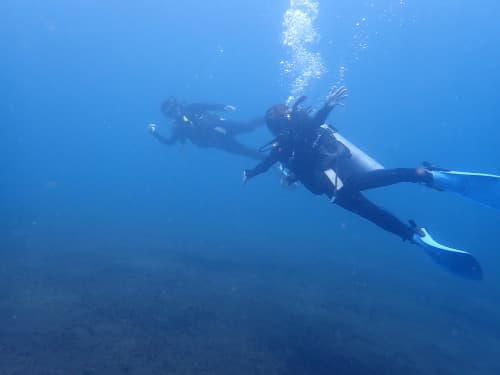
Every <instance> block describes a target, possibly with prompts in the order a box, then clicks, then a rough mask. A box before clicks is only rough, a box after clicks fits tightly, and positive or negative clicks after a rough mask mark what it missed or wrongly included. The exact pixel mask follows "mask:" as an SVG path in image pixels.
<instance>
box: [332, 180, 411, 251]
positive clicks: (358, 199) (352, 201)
mask: <svg viewBox="0 0 500 375" xmlns="http://www.w3.org/2000/svg"><path fill="white" fill-rule="evenodd" d="M334 202H335V203H336V204H338V205H339V206H340V207H343V208H344V209H346V210H348V211H351V212H353V213H355V214H357V215H359V216H361V217H364V218H365V219H367V220H370V221H371V222H372V223H374V224H375V225H377V226H379V227H380V228H382V229H384V230H386V231H388V232H391V233H394V234H395V235H397V236H399V237H401V238H402V239H403V240H410V241H411V239H412V237H413V234H414V230H413V229H412V228H411V227H410V226H409V225H408V224H405V223H403V222H402V221H401V220H399V219H398V218H397V217H396V216H394V215H393V214H391V213H390V212H388V211H386V210H384V209H382V208H380V207H378V206H377V205H375V204H374V203H372V202H370V201H369V200H368V199H366V197H364V196H363V194H361V193H360V192H359V191H350V190H347V189H341V190H339V191H338V192H337V195H336V197H335V201H334Z"/></svg>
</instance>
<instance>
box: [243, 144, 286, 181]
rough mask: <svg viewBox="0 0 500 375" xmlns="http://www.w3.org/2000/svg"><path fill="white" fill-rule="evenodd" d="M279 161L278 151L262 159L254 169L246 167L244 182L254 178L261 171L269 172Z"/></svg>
mask: <svg viewBox="0 0 500 375" xmlns="http://www.w3.org/2000/svg"><path fill="white" fill-rule="evenodd" d="M278 161H279V155H278V153H277V152H272V151H271V153H270V154H269V156H268V157H267V158H265V159H264V160H262V161H261V162H260V163H259V164H257V166H255V167H254V168H252V169H245V170H244V171H243V182H247V181H248V180H249V179H250V178H253V177H255V176H257V175H259V174H261V173H264V172H267V171H268V170H269V168H271V167H272V166H273V165H274V164H276V163H277V162H278Z"/></svg>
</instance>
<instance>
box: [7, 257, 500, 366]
mask: <svg viewBox="0 0 500 375" xmlns="http://www.w3.org/2000/svg"><path fill="white" fill-rule="evenodd" d="M4 254H7V252H4ZM429 269H433V268H431V267H430V268H429ZM0 272H1V277H2V282H1V285H0V375H14V374H16V375H17V374H23V375H24V374H26V375H28V374H29V375H38V374H40V375H42V374H43V375H62V374H72V375H78V374H82V375H89V374H107V375H113V374H231V375H234V374H265V375H272V374H287V375H294V374H315V375H321V374H381V375H382V374H384V375H386V374H398V375H399V374H408V375H413V374H415V375H416V374H439V375H447V374H449V375H460V374H468V375H469V374H485V375H487V374H491V375H498V374H500V323H499V320H500V318H498V316H500V315H499V311H500V309H499V307H498V306H497V305H490V303H492V302H491V301H490V299H489V298H487V297H486V296H481V295H478V293H475V292H474V288H475V287H471V288H472V289H471V290H469V291H468V293H467V294H472V295H473V296H472V297H471V296H463V295H461V294H460V292H459V291H447V292H445V291H443V290H441V289H439V288H438V287H437V286H438V283H439V281H438V282H434V284H433V283H432V282H416V281H409V279H407V278H405V276H404V275H398V274H397V273H389V274H384V272H381V270H380V268H379V267H378V266H374V267H373V268H369V267H365V269H362V268H356V267H354V266H353V264H350V263H349V262H346V261H345V260H344V261H343V262H341V261H338V260H334V259H333V258H331V257H330V258H328V257H327V258H326V259H325V257H322V256H320V255H319V254H317V256H312V257H311V256H307V257H305V256H300V255H299V256H295V257H287V256H285V254H284V253H280V252H279V251H277V250H275V251H274V252H272V251H271V252H270V253H268V254H267V255H264V254H260V255H259V254H255V253H252V252H251V251H250V250H248V251H244V250H234V249H233V250H231V251H229V250H228V249H226V250H223V251H222V250H220V251H209V250H208V249H198V250H193V249H191V250H190V251H175V250H172V251H162V250H158V249H155V250H151V249H127V250H116V249H114V250H109V249H108V250H100V251H97V250H95V249H94V250H93V251H89V250H88V249H87V250H85V249H84V250H74V249H73V250H72V249H64V250H54V249H51V250H41V249H32V250H30V251H26V252H18V253H16V255H15V256H12V255H11V256H8V257H7V256H6V257H5V260H4V261H3V262H2V264H1V266H0ZM446 277H447V276H446ZM438 280H439V277H438ZM443 280H445V279H444V276H443ZM459 283H461V282H459ZM460 285H462V284H460ZM463 285H466V284H463ZM466 288H467V287H466ZM471 291H472V293H470V292H471Z"/></svg>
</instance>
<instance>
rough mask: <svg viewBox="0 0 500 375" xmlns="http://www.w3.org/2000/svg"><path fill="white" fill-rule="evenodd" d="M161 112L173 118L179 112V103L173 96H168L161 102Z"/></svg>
mask: <svg viewBox="0 0 500 375" xmlns="http://www.w3.org/2000/svg"><path fill="white" fill-rule="evenodd" d="M161 112H162V113H163V114H164V115H165V117H168V118H174V117H176V116H178V115H179V113H180V112H181V105H180V104H179V102H178V101H177V100H176V99H175V98H168V99H167V100H165V101H164V102H163V103H162V104H161Z"/></svg>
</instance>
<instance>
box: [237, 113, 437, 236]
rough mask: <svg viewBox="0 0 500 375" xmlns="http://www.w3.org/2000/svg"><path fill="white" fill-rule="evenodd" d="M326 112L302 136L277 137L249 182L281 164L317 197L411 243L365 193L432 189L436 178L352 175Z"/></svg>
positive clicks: (402, 171)
mask: <svg viewBox="0 0 500 375" xmlns="http://www.w3.org/2000/svg"><path fill="white" fill-rule="evenodd" d="M325 107H326V106H325ZM325 107H324V108H323V109H322V110H320V111H319V112H318V114H316V116H314V118H310V117H307V118H306V119H305V122H306V123H304V118H303V119H302V123H300V124H294V126H295V127H297V130H296V131H295V130H294V131H292V132H291V134H286V135H283V136H279V137H277V138H276V140H275V141H274V143H273V144H272V149H271V151H270V153H269V155H268V157H267V158H266V159H264V160H263V161H262V162H261V163H260V164H259V165H257V166H256V167H255V168H253V169H250V170H246V171H245V173H246V176H247V178H252V177H254V176H256V175H258V174H260V173H263V172H265V171H267V170H268V169H269V168H270V167H271V166H272V165H274V164H275V163H276V162H281V163H282V164H283V165H284V166H285V167H286V168H287V169H289V170H290V171H291V172H292V174H293V176H294V177H295V179H296V180H298V181H300V182H301V183H302V184H303V185H304V186H305V187H306V188H307V189H308V190H309V191H311V192H312V193H313V194H325V195H327V196H328V197H329V198H330V199H332V201H333V202H334V203H336V204H337V205H339V206H341V207H343V208H344V209H346V210H349V211H351V212H353V213H356V214H358V215H360V216H362V217H364V218H365V219H368V220H370V221H371V222H373V223H374V224H376V225H378V226H379V227H381V228H383V229H385V230H387V231H389V232H392V233H394V234H396V235H398V236H400V237H401V238H402V239H403V240H411V238H412V237H413V234H414V229H413V228H412V227H411V226H410V225H408V224H406V223H404V222H402V221H401V220H399V219H398V218H397V217H396V216H394V215H393V214H391V213H390V212H388V211H386V210H384V209H383V208H381V207H378V206H377V205H375V204H374V203H372V202H370V201H369V200H368V199H367V198H366V197H365V196H364V195H363V194H362V193H361V192H362V191H364V190H369V189H374V188H378V187H382V186H388V185H392V184H396V183H400V182H413V183H424V184H430V183H431V182H432V175H431V174H430V173H428V172H427V171H425V170H423V169H415V168H398V169H380V170H374V171H370V172H362V173H355V172H354V171H352V170H350V169H349V167H348V163H344V162H343V161H345V160H346V159H348V158H350V157H351V155H350V152H349V150H348V148H347V147H346V146H344V145H343V144H342V143H341V142H339V141H338V140H337V139H336V138H335V136H334V131H333V129H331V128H328V127H326V126H320V125H321V124H323V123H324V121H325V120H326V117H327V116H328V113H329V110H328V107H326V109H325ZM328 169H331V170H333V171H334V172H335V174H336V175H337V176H338V178H339V179H340V180H341V182H342V186H341V187H340V188H339V184H337V183H336V181H332V180H331V179H330V178H329V177H328V176H327V174H326V173H325V171H326V170H328Z"/></svg>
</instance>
